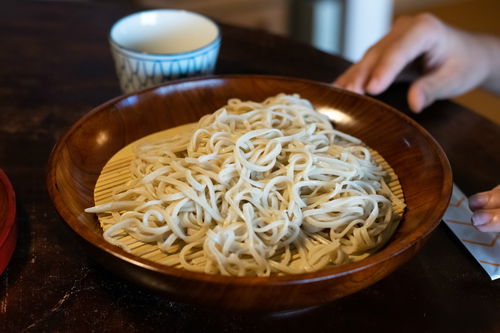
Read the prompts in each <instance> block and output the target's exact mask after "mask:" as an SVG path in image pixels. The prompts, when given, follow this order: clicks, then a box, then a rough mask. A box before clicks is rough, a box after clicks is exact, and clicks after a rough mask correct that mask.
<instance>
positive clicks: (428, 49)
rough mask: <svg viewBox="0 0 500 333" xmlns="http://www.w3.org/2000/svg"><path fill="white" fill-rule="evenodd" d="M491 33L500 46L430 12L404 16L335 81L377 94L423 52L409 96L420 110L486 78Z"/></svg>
mask: <svg viewBox="0 0 500 333" xmlns="http://www.w3.org/2000/svg"><path fill="white" fill-rule="evenodd" d="M492 39H493V40H494V41H495V43H493V44H495V47H496V46H498V40H495V38H492V37H489V36H485V35H476V34H471V33H467V32H465V31H461V30H458V29H455V28H453V27H450V26H448V25H446V24H444V23H443V22H441V21H440V20H439V19H437V18H436V17H434V16H432V15H430V14H420V15H417V16H414V17H401V18H399V19H398V20H396V22H395V24H394V26H393V28H392V30H391V31H390V32H389V33H388V34H387V35H386V36H385V37H384V38H382V39H381V40H380V41H379V42H378V43H377V44H375V45H374V46H372V47H371V48H370V49H369V50H368V51H367V52H366V54H365V55H364V56H363V58H362V59H361V60H360V61H359V62H357V63H355V64H354V65H352V66H351V67H350V68H349V69H348V70H347V71H346V72H345V73H344V74H342V75H341V76H340V77H339V78H337V80H336V81H335V82H334V85H336V86H338V87H341V88H344V89H348V90H351V91H354V92H357V93H360V94H364V93H369V94H372V95H377V94H380V93H382V92H383V91H384V90H386V89H387V88H388V87H389V85H390V84H391V83H392V82H393V81H394V80H395V78H396V76H397V75H398V74H399V73H400V72H401V71H402V70H403V68H404V67H405V66H406V65H408V64H409V63H411V62H412V61H414V60H415V59H416V58H418V57H420V56H422V60H423V67H424V68H423V70H424V73H423V75H422V76H421V77H420V78H418V79H417V80H416V81H415V82H413V84H412V85H411V86H410V89H409V91H408V97H407V98H408V104H409V106H410V108H411V109H412V110H413V111H414V112H420V111H421V110H422V109H423V108H425V107H426V106H428V105H429V104H431V103H432V102H433V101H435V100H437V99H443V98H449V97H454V96H457V95H460V94H462V93H464V92H467V91H468V90H470V89H472V88H474V87H476V86H478V85H480V84H481V83H483V82H485V81H486V80H487V79H488V76H489V75H490V74H491V73H490V72H492V69H491V68H492V67H493V66H494V60H492V59H493V58H494V57H493V56H492V55H493V54H495V52H496V49H495V48H493V49H492V46H490V44H492V43H491V42H492ZM497 61H498V60H497ZM495 65H496V64H495Z"/></svg>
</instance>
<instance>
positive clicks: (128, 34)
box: [109, 9, 221, 93]
mask: <svg viewBox="0 0 500 333" xmlns="http://www.w3.org/2000/svg"><path fill="white" fill-rule="evenodd" d="M220 41H221V37H220V30H219V27H218V26H217V24H215V22H213V21H212V20H210V19H208V18H207V17H205V16H202V15H200V14H197V13H192V12H188V11H185V10H174V9H155V10H147V11H143V12H139V13H135V14H132V15H129V16H126V17H124V18H122V19H120V20H119V21H118V22H116V23H115V24H114V25H113V27H112V28H111V31H110V33H109V42H110V44H111V51H112V54H113V59H114V61H115V66H116V72H117V74H118V78H119V81H120V87H121V89H122V91H123V92H124V93H129V92H133V91H137V90H140V89H143V88H147V87H150V86H154V85H156V84H160V83H162V82H165V81H168V80H173V79H179V78H184V77H191V76H199V75H206V74H210V73H212V72H213V70H214V67H215V63H216V61H217V56H218V54H219V47H220Z"/></svg>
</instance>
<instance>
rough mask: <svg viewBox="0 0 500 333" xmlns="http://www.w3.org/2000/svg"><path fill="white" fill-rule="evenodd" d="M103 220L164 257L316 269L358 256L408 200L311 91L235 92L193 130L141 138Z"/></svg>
mask: <svg viewBox="0 0 500 333" xmlns="http://www.w3.org/2000/svg"><path fill="white" fill-rule="evenodd" d="M130 167H131V172H132V179H131V180H130V181H129V182H128V183H127V185H126V186H123V187H122V188H118V189H117V190H116V191H115V193H114V195H113V200H114V201H113V202H110V203H106V204H103V205H99V206H95V207H92V208H88V209H86V210H85V211H86V212H88V213H106V214H111V215H112V217H113V220H114V224H113V225H112V226H110V227H109V228H108V229H107V230H106V231H105V232H104V238H105V239H106V240H107V241H108V242H110V243H113V244H117V245H120V243H119V242H117V241H116V237H117V235H123V234H124V233H125V234H128V235H130V236H132V237H134V238H135V239H137V240H139V241H142V242H147V243H155V244H157V246H158V247H159V249H160V250H161V251H163V252H164V253H166V254H167V255H168V256H169V261H168V263H169V265H171V266H174V267H179V268H184V269H187V270H190V271H196V272H205V273H212V274H224V275H235V276H246V275H252V276H269V275H275V274H290V273H303V272H311V271H316V270H319V269H322V268H324V267H326V266H328V265H340V264H344V263H347V262H351V261H356V260H359V259H362V258H364V257H366V256H367V255H369V254H370V253H371V252H373V251H374V249H376V248H378V247H380V246H381V245H383V243H385V241H386V240H387V238H388V233H387V232H386V231H387V230H388V229H391V228H392V229H393V227H394V224H395V223H397V222H398V221H397V219H398V217H397V216H395V214H393V209H392V205H391V202H395V201H396V202H397V204H398V205H404V204H403V203H402V202H400V201H398V199H396V198H395V197H394V195H393V194H392V193H391V191H390V190H389V188H388V187H387V185H386V184H385V182H384V175H385V172H384V170H382V168H381V167H380V166H378V165H376V164H375V163H374V162H373V161H372V158H371V154H370V151H369V150H368V149H367V147H366V146H365V145H364V144H363V143H362V142H361V141H360V140H359V139H357V138H354V137H352V136H350V135H348V134H345V133H342V132H340V131H338V130H336V129H334V128H333V127H332V125H331V123H330V121H329V120H328V119H327V118H326V117H325V116H323V115H321V114H320V113H318V112H316V111H315V110H314V109H313V107H312V105H311V104H310V102H309V101H307V100H305V99H301V98H300V97H299V96H298V95H285V94H280V95H277V96H274V97H270V98H268V99H266V100H265V101H264V102H262V103H256V102H252V101H246V102H244V101H241V100H239V99H230V100H229V101H228V104H227V105H226V106H224V107H222V108H221V109H219V110H217V111H216V112H215V113H213V114H209V115H206V116H204V117H203V118H201V119H200V121H199V122H198V123H197V125H196V126H195V127H194V130H193V131H189V132H186V133H183V135H178V136H176V137H172V138H169V139H168V140H163V141H161V142H154V143H150V144H146V145H142V146H139V147H138V148H137V149H136V152H135V158H134V159H133V161H132V162H131V166H130Z"/></svg>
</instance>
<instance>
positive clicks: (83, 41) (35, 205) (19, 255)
mask: <svg viewBox="0 0 500 333" xmlns="http://www.w3.org/2000/svg"><path fill="white" fill-rule="evenodd" d="M135 10H136V9H135ZM132 11H134V9H133V8H124V7H121V6H118V5H109V4H107V5H98V4H89V3H82V2H72V3H58V2H53V1H51V2H25V1H23V2H21V1H18V2H17V3H16V2H10V3H9V2H7V3H5V2H3V3H2V4H1V5H0V167H1V168H3V169H4V170H5V171H6V173H7V174H8V175H9V177H10V179H11V181H12V183H13V185H14V188H15V190H16V194H17V204H18V219H17V223H18V227H19V241H18V244H17V248H16V251H15V253H14V256H13V258H12V261H11V263H10V265H9V267H8V269H7V270H6V271H5V272H4V273H3V275H2V276H0V332H21V331H47V332H57V331H75V332H80V331H81V332H90V331H95V332H101V331H102V332H106V331H118V330H120V331H179V332H191V331H195V330H196V331H198V332H203V331H217V332H247V331H258V332H264V331H287V332H288V331H299V330H300V331H304V330H305V331H306V332H317V331H320V332H321V331H328V332H332V331H336V332H340V331H356V332H361V331H367V330H370V331H381V330H388V331H398V332H400V331H404V332H408V331H411V332H422V331H436V332H437V331H441V332H444V331H449V332H454V331H458V332H462V331H467V332H500V281H496V282H491V281H490V280H489V278H488V277H487V275H486V274H485V273H484V272H483V271H482V269H481V268H480V266H479V265H478V264H477V263H476V262H475V260H474V258H472V257H471V256H470V255H469V253H468V252H467V251H466V250H465V248H464V247H463V246H462V245H461V243H460V242H459V241H458V240H457V239H456V238H455V236H454V235H453V234H452V233H451V232H450V231H449V229H447V227H446V226H445V225H441V226H439V227H438V228H437V229H436V230H435V232H434V233H433V234H432V236H431V238H430V239H429V241H428V243H427V244H426V245H425V246H424V248H423V250H422V251H421V252H419V253H418V254H417V255H416V256H415V257H414V258H413V259H412V260H411V261H410V262H408V263H407V264H406V265H404V266H403V267H402V268H401V269H399V270H398V271H396V272H394V273H393V274H392V275H390V276H389V277H388V278H386V279H384V280H382V281H380V282H378V283H377V284H375V285H373V286H371V287H369V288H367V289H365V290H362V291H361V292H358V293H356V294H354V295H351V296H348V297H345V298H343V299H340V300H338V301H335V302H333V303H331V304H328V305H325V306H323V307H320V308H317V309H315V310H311V311H309V312H305V313H302V314H296V315H295V316H288V317H279V316H272V315H267V316H254V315H248V314H238V313H229V312H222V311H218V312H215V313H214V312H211V311H209V310H207V309H201V308H198V307H196V306H193V305H188V304H179V303H175V302H172V301H170V300H168V299H165V298H162V297H159V296H157V295H155V294H152V293H150V292H148V291H145V290H141V289H138V288H137V287H136V286H135V285H133V284H131V283H128V282H126V281H123V280H122V279H120V278H119V277H118V276H115V275H113V274H111V273H108V272H107V271H106V269H105V268H103V267H100V266H98V265H97V264H95V263H94V262H93V261H92V260H91V259H89V258H88V257H87V256H86V255H85V254H84V253H83V252H82V249H81V247H80V245H79V243H78V242H77V238H76V237H75V235H74V234H73V233H72V232H71V231H70V229H69V228H67V227H66V226H65V225H64V223H63V222H62V221H61V220H60V219H59V217H58V215H57V214H56V212H55V210H54V208H53V206H52V203H51V201H50V199H49V196H48V194H47V191H46V187H45V166H46V162H47V159H48V156H49V154H50V151H51V149H52V147H53V146H54V144H55V142H56V140H57V139H58V138H59V137H60V136H61V134H62V133H63V132H64V131H65V130H67V129H68V128H69V127H70V126H71V125H72V124H73V123H74V122H75V121H76V120H77V119H79V118H80V117H81V116H82V115H83V114H85V113H86V112H87V111H89V110H90V109H91V108H92V107H94V106H96V105H98V104H100V103H102V102H104V101H106V100H108V99H110V98H112V97H114V96H117V95H119V93H120V91H119V88H118V82H117V80H116V76H115V73H114V69H113V63H112V59H111V56H110V52H109V49H108V44H107V31H108V29H109V28H110V26H111V24H112V23H113V22H114V21H115V20H116V19H118V18H119V17H121V16H123V15H125V14H127V13H130V12H132ZM222 33H223V44H222V49H221V52H220V58H219V62H218V66H217V73H224V74H225V73H264V74H277V75H288V76H295V77H303V78H309V79H314V80H318V81H325V82H330V81H332V80H333V79H334V78H335V77H336V76H337V75H339V74H340V73H341V72H342V71H343V70H344V69H345V68H346V66H347V65H348V63H347V62H346V61H344V60H342V59H340V58H338V57H335V56H332V55H328V54H325V53H322V52H320V51H317V50H315V49H313V48H311V47H309V46H306V45H304V44H301V43H298V42H294V41H291V40H288V39H284V38H279V37H276V36H271V35H269V34H267V33H265V32H262V31H252V30H247V29H242V28H236V27H232V26H226V25H222ZM406 88H407V86H406V85H405V84H398V85H395V86H393V87H392V88H391V89H390V90H389V91H388V92H387V93H386V94H384V95H382V96H380V98H381V99H382V100H383V101H385V102H387V103H388V104H391V105H393V106H395V107H396V108H398V109H400V110H402V112H406V113H408V112H407V106H406V102H405V96H406ZM499 112H500V111H499ZM412 117H413V118H414V119H416V120H417V121H418V122H419V123H420V124H422V125H423V126H424V127H425V128H426V129H427V130H428V131H429V132H430V133H431V134H432V135H433V136H434V137H435V138H436V139H437V141H438V142H439V143H440V144H441V145H442V147H443V148H444V150H445V151H446V154H447V155H448V158H449V160H450V162H451V165H452V168H453V171H454V180H455V182H456V183H457V184H458V186H459V187H460V188H461V189H462V190H463V191H464V192H465V193H466V194H468V195H470V194H472V193H474V192H477V191H481V190H485V189H488V188H491V187H493V186H494V185H496V184H498V183H500V177H499V172H498V171H499V170H500V129H499V127H498V126H497V125H495V124H493V123H491V122H489V121H488V120H486V119H484V118H481V117H480V116H478V115H476V114H475V113H473V112H471V111H469V110H467V109H465V108H463V107H461V106H459V105H456V104H454V103H451V102H448V101H444V102H439V103H436V104H434V105H433V106H431V107H430V108H429V109H428V110H426V112H424V113H423V114H422V115H419V116H412ZM416 163H418V161H416ZM422 172H425V170H422Z"/></svg>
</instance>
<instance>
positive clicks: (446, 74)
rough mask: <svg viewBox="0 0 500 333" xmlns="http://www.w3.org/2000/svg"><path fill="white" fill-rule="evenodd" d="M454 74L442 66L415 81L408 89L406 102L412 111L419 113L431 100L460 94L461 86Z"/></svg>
mask: <svg viewBox="0 0 500 333" xmlns="http://www.w3.org/2000/svg"><path fill="white" fill-rule="evenodd" d="M455 74H456V73H454V72H453V71H451V70H450V69H449V67H446V66H443V67H440V68H439V69H438V70H436V71H433V72H430V73H428V74H426V75H424V76H423V77H421V78H420V79H418V80H417V81H415V82H414V83H413V84H412V85H411V86H410V89H409V91H408V104H409V106H410V109H412V111H413V112H416V113H419V112H421V111H422V110H423V109H424V108H425V107H427V106H429V105H430V104H432V102H434V101H436V100H438V99H443V98H448V97H453V96H456V95H458V94H460V93H461V92H462V91H461V90H462V87H460V86H457V85H458V82H457V81H459V80H455Z"/></svg>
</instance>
